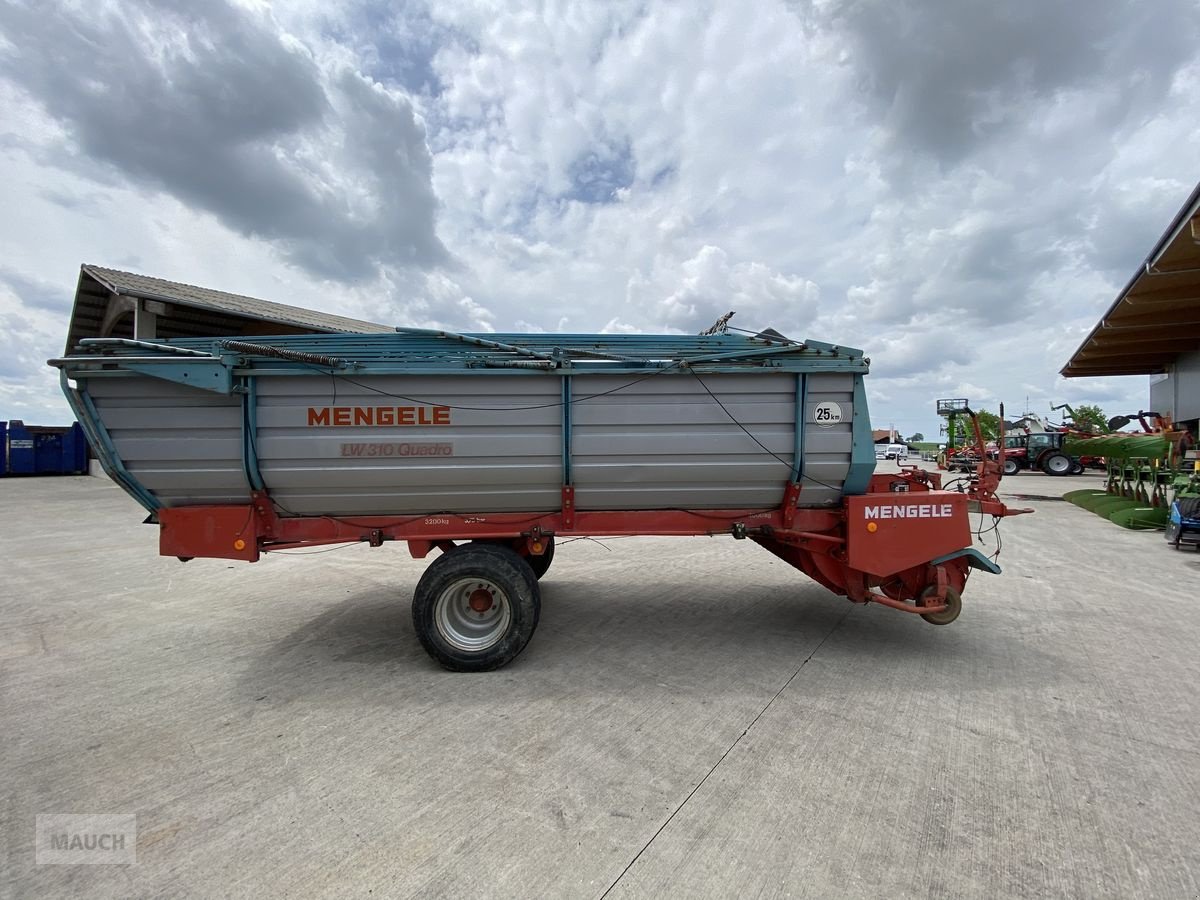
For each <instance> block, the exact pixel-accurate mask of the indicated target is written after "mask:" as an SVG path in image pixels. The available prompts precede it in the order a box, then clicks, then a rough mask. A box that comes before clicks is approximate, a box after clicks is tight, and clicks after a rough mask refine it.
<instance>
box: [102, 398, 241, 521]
mask: <svg viewBox="0 0 1200 900" xmlns="http://www.w3.org/2000/svg"><path fill="white" fill-rule="evenodd" d="M86 386H87V391H88V393H89V394H90V395H91V398H92V402H93V403H95V405H96V410H97V412H98V413H99V415H100V420H101V421H102V422H103V423H104V426H105V428H107V429H108V432H109V436H110V437H111V438H112V442H113V445H114V446H115V447H116V450H117V455H118V456H120V457H121V459H122V460H123V461H124V463H125V467H126V468H127V469H128V470H129V471H130V472H131V473H132V474H133V475H134V476H135V477H136V478H137V479H138V481H140V482H141V483H142V484H143V485H145V486H146V488H147V489H148V490H149V491H150V492H151V493H152V494H154V495H155V496H156V497H158V499H159V500H160V501H162V503H163V505H164V506H188V505H197V504H204V503H245V502H246V501H247V500H248V499H249V496H250V492H249V488H248V487H247V485H246V476H245V472H244V470H243V468H242V405H241V400H240V399H239V398H237V397H228V396H223V395H221V394H213V393H209V392H208V391H200V390H196V389H195V388H190V387H185V386H183V385H179V384H174V383H172V382H170V381H162V380H160V379H158V378H149V377H146V376H125V377H116V378H110V377H93V378H89V379H87V383H86Z"/></svg>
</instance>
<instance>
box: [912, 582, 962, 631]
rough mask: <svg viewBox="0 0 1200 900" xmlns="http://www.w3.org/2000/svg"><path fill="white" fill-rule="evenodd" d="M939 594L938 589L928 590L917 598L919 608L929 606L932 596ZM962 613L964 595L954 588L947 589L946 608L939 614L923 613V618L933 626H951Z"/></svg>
mask: <svg viewBox="0 0 1200 900" xmlns="http://www.w3.org/2000/svg"><path fill="white" fill-rule="evenodd" d="M935 593H937V589H936V588H932V587H930V588H926V589H925V590H924V591H923V592H922V593H921V596H920V597H918V598H917V606H927V605H931V604H929V602H928V601H929V598H930V595H932V594H935ZM961 612H962V594H960V593H959V592H958V591H956V590H955V589H954V588H952V587H947V588H946V608H945V609H944V610H942V611H941V612H937V613H921V618H922V619H924V620H925V621H926V622H929V623H930V624H933V625H949V624H950V623H951V622H953V621H954V620H955V619H957V618H958V616H959V613H961Z"/></svg>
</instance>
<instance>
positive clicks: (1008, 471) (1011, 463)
mask: <svg viewBox="0 0 1200 900" xmlns="http://www.w3.org/2000/svg"><path fill="white" fill-rule="evenodd" d="M1020 471H1021V464H1020V463H1019V462H1017V461H1016V460H1015V459H1006V460H1004V474H1005V475H1016V474H1017V473H1018V472H1020Z"/></svg>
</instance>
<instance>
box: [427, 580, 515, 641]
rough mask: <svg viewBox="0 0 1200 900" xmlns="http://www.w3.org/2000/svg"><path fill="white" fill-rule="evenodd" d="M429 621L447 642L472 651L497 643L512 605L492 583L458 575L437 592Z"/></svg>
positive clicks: (508, 618)
mask: <svg viewBox="0 0 1200 900" xmlns="http://www.w3.org/2000/svg"><path fill="white" fill-rule="evenodd" d="M433 620H434V622H435V623H436V625H437V630H438V633H439V634H441V636H442V639H443V640H444V641H445V642H446V643H447V644H449V645H450V646H452V647H454V648H455V649H458V650H463V651H465V652H467V653H474V652H478V651H480V650H487V649H488V648H489V647H492V646H494V645H495V644H497V643H499V642H500V640H501V639H502V638H503V637H504V635H505V634H506V633H507V632H508V628H509V625H510V624H511V623H512V604H511V603H509V600H508V595H507V594H506V593H505V592H504V590H503V589H502V588H500V586H499V585H497V584H496V583H495V582H493V581H488V580H487V579H486V578H460V579H459V580H458V581H455V582H454V583H453V584H451V585H450V586H449V587H447V588H446V589H445V590H444V591H442V592H441V593H440V594H439V595H438V598H437V601H436V602H435V603H434V607H433Z"/></svg>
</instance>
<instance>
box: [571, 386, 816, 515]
mask: <svg viewBox="0 0 1200 900" xmlns="http://www.w3.org/2000/svg"><path fill="white" fill-rule="evenodd" d="M629 382H630V379H629V376H628V375H615V376H601V375H597V376H581V377H577V378H575V379H574V384H573V388H572V390H573V398H574V400H575V401H576V402H575V403H574V404H573V406H572V411H571V416H572V425H573V428H572V431H573V435H572V437H573V440H572V459H573V461H574V464H573V467H572V472H573V475H574V482H575V503H576V506H577V507H578V508H579V509H580V510H595V509H719V508H758V507H761V508H768V507H773V506H778V505H779V501H780V500H781V498H782V496H783V487H784V485H785V484H786V483H787V481H788V478H789V473H790V472H791V468H792V464H793V463H792V461H793V458H794V457H793V451H794V447H795V430H796V424H795V418H796V376H795V375H790V374H774V373H771V374H757V373H756V374H750V375H705V376H703V385H702V384H701V383H700V381H699V380H698V379H697V377H696V376H693V375H690V374H664V375H658V376H654V377H652V378H649V379H647V380H645V381H642V382H640V383H638V384H635V385H633V386H632V387H629V388H626V389H625V390H620V391H617V392H616V393H610V394H605V393H604V392H606V391H613V390H614V389H616V388H620V387H621V386H622V385H626V384H629ZM705 386H707V388H708V391H712V393H713V394H715V395H716V396H717V397H718V398H719V399H720V401H721V404H724V406H725V410H728V412H726V411H725V410H723V409H722V408H721V405H719V404H718V403H716V402H715V401H714V400H713V398H712V397H711V396H710V395H709V394H708V391H706V390H705ZM597 394H600V395H603V396H593V395H597ZM731 415H732V417H733V418H731ZM733 419H737V421H738V422H740V423H741V424H742V425H744V426H745V429H746V431H749V432H750V433H751V434H752V435H754V438H757V439H758V441H759V442H760V443H761V444H762V445H763V446H762V447H760V446H759V445H758V444H757V443H755V441H754V439H753V438H751V437H749V436H748V435H747V434H746V431H743V430H742V429H741V428H739V427H738V426H737V424H735V422H734V421H733ZM764 447H765V449H764ZM768 451H769V452H768ZM772 454H774V456H773V455H772ZM776 457H778V459H777V458H776Z"/></svg>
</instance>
